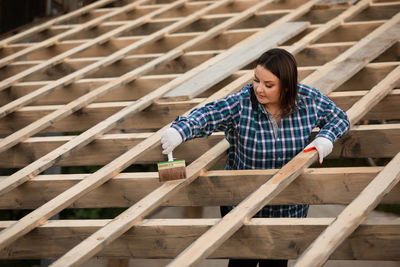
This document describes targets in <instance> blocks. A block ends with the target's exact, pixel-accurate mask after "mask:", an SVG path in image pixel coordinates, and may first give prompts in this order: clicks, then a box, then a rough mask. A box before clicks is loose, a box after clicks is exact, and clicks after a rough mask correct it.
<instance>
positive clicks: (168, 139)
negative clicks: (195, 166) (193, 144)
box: [161, 127, 183, 154]
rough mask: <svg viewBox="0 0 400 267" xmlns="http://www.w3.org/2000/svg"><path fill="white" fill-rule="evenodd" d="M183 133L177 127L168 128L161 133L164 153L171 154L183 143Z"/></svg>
mask: <svg viewBox="0 0 400 267" xmlns="http://www.w3.org/2000/svg"><path fill="white" fill-rule="evenodd" d="M182 141H183V140H182V137H181V134H180V133H179V132H178V131H177V130H176V129H175V128H172V127H171V128H168V129H167V130H165V131H164V132H163V133H162V135H161V145H162V148H163V149H164V150H163V152H162V153H163V154H169V153H170V152H172V151H173V150H174V149H175V148H176V147H177V146H178V145H180V144H181V143H182Z"/></svg>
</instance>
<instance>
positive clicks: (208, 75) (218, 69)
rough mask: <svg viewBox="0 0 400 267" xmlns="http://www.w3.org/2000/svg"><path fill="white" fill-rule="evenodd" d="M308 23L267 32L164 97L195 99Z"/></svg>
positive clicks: (280, 27) (298, 23) (302, 28)
mask: <svg viewBox="0 0 400 267" xmlns="http://www.w3.org/2000/svg"><path fill="white" fill-rule="evenodd" d="M308 25H309V23H308V22H286V23H282V24H280V25H278V26H276V27H274V28H272V29H271V30H269V31H267V32H265V33H264V34H263V35H262V36H259V37H258V38H257V39H255V40H253V41H252V42H251V43H247V44H245V45H242V46H239V47H238V48H237V49H235V51H234V52H233V53H232V54H231V55H229V57H226V58H224V59H223V60H221V61H218V62H217V63H215V64H214V65H212V66H210V67H208V68H207V69H206V70H204V71H202V72H201V73H199V74H198V75H196V76H195V77H193V78H192V79H190V80H188V81H187V82H185V83H183V84H181V85H180V86H178V87H177V88H175V89H174V90H172V91H170V92H168V93H167V94H165V95H164V97H166V98H169V97H170V98H171V97H172V98H176V97H188V98H194V97H196V96H198V95H200V94H201V93H203V92H204V91H205V90H207V89H208V88H210V87H211V86H213V85H215V84H217V83H218V82H220V81H222V80H223V79H225V78H226V77H228V76H230V75H232V74H233V73H234V72H235V71H237V70H239V69H241V68H243V67H244V66H246V65H248V64H250V63H251V62H253V61H254V60H256V59H257V58H258V57H260V56H261V54H262V53H264V52H265V51H267V50H269V49H271V48H274V47H276V46H278V45H280V44H282V43H284V42H285V41H287V40H289V39H290V38H292V37H293V36H295V35H297V34H298V33H300V32H301V31H303V30H304V29H306V28H307V26H308Z"/></svg>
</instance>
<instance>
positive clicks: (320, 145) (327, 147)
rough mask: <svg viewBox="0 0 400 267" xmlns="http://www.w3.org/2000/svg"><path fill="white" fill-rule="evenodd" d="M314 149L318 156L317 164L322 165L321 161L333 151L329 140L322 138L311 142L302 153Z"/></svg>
mask: <svg viewBox="0 0 400 267" xmlns="http://www.w3.org/2000/svg"><path fill="white" fill-rule="evenodd" d="M313 149H316V150H317V152H318V155H319V164H322V161H323V160H324V158H325V157H326V156H328V155H329V154H330V153H331V152H332V149H333V144H332V142H331V140H329V139H327V138H324V137H317V138H315V139H314V141H312V142H311V143H310V144H309V145H308V146H306V147H305V148H304V152H308V151H311V150H313Z"/></svg>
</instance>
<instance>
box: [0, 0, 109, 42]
mask: <svg viewBox="0 0 400 267" xmlns="http://www.w3.org/2000/svg"><path fill="white" fill-rule="evenodd" d="M115 1H116V0H101V1H97V2H95V3H92V4H90V5H87V6H85V7H82V8H80V9H78V10H75V11H73V12H70V13H68V14H65V15H62V16H60V17H57V18H54V19H52V20H50V21H47V22H45V23H43V24H40V25H38V26H35V27H32V28H30V29H29V30H26V31H23V32H20V33H18V34H15V35H13V36H11V37H9V38H7V39H4V40H1V41H0V48H5V47H7V46H9V45H10V44H12V43H14V42H16V41H19V40H22V39H24V38H26V37H29V36H31V35H33V34H36V33H39V32H41V31H44V30H46V29H49V28H51V27H52V26H53V25H55V24H58V23H62V22H65V21H68V20H70V19H73V18H75V17H78V16H81V15H84V14H86V13H88V12H90V11H92V10H94V9H96V8H100V7H102V6H105V5H107V4H110V3H112V2H115Z"/></svg>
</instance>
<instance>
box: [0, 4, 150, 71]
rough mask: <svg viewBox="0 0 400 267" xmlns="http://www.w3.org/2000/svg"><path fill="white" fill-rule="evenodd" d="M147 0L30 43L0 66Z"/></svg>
mask: <svg viewBox="0 0 400 267" xmlns="http://www.w3.org/2000/svg"><path fill="white" fill-rule="evenodd" d="M147 1H148V0H137V1H135V2H133V3H131V4H128V5H126V6H122V7H120V8H116V9H115V10H114V11H112V12H109V13H107V14H104V15H103V16H100V17H97V18H95V19H93V20H90V21H88V22H86V23H83V24H81V25H79V26H77V27H74V28H72V29H70V30H68V31H64V32H62V33H60V34H57V35H55V36H53V37H50V38H49V39H47V40H44V41H42V42H40V43H37V44H35V45H32V46H29V47H27V48H25V49H23V50H20V51H18V52H16V53H14V54H11V55H9V56H6V57H4V58H2V59H0V68H1V67H4V66H6V65H7V64H9V63H11V62H13V61H15V60H17V59H18V58H20V57H22V56H25V55H27V54H29V53H31V52H33V51H35V50H37V49H40V48H46V47H50V46H52V45H54V44H57V42H58V41H60V40H62V39H64V38H66V37H68V36H70V35H72V34H75V33H77V32H80V31H82V30H84V29H90V28H93V27H96V26H97V25H99V24H101V23H103V21H105V20H107V19H109V18H112V17H113V16H115V15H117V14H120V13H123V12H128V11H130V10H133V9H135V8H136V7H137V6H139V5H141V4H143V3H146V2H147Z"/></svg>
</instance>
